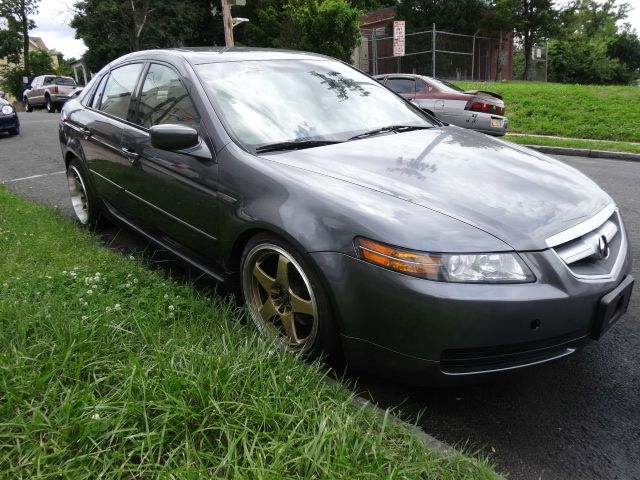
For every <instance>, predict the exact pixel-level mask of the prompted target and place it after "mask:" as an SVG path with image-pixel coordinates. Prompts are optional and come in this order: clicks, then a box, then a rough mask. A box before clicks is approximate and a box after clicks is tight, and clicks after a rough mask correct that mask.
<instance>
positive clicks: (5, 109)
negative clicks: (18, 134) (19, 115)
mask: <svg viewBox="0 0 640 480" xmlns="http://www.w3.org/2000/svg"><path fill="white" fill-rule="evenodd" d="M2 113H3V114H4V115H11V114H12V113H13V107H12V106H11V105H5V106H4V107H2Z"/></svg>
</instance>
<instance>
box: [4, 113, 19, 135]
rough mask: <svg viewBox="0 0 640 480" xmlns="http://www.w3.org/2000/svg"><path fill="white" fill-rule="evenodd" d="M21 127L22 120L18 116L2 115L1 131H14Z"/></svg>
mask: <svg viewBox="0 0 640 480" xmlns="http://www.w3.org/2000/svg"><path fill="white" fill-rule="evenodd" d="M18 127H20V120H19V119H18V115H17V114H15V113H14V114H11V115H3V114H0V131H2V132H4V131H5V130H12V129H14V128H18Z"/></svg>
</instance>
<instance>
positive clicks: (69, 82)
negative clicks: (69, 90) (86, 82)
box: [53, 77, 76, 87]
mask: <svg viewBox="0 0 640 480" xmlns="http://www.w3.org/2000/svg"><path fill="white" fill-rule="evenodd" d="M53 83H55V84H56V85H66V86H69V87H75V86H76V82H75V80H74V79H73V78H66V77H56V78H55V80H54V81H53Z"/></svg>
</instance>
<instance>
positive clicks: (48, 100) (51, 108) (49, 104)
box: [44, 95, 56, 113]
mask: <svg viewBox="0 0 640 480" xmlns="http://www.w3.org/2000/svg"><path fill="white" fill-rule="evenodd" d="M44 106H45V107H46V109H47V112H49V113H56V106H55V104H54V103H53V102H52V101H51V97H50V96H49V95H47V96H46V97H45V104H44Z"/></svg>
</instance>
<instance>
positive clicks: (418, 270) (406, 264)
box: [356, 238, 535, 283]
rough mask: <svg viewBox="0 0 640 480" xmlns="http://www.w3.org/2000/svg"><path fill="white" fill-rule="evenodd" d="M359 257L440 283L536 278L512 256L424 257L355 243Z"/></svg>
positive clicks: (360, 240)
mask: <svg viewBox="0 0 640 480" xmlns="http://www.w3.org/2000/svg"><path fill="white" fill-rule="evenodd" d="M356 250H357V252H358V256H359V257H360V258H362V259H363V260H366V261H368V262H370V263H373V264H375V265H378V266H381V267H385V268H388V269H390V270H395V271H396V272H401V273H405V274H407V275H412V276H414V277H421V278H426V279H428V280H436V281H439V282H458V283H525V282H533V281H534V280H535V277H534V275H533V273H531V270H529V268H528V267H527V266H526V265H525V264H524V262H523V261H522V259H521V258H520V257H519V256H518V255H517V254H515V253H472V254H467V253H425V252H416V251H413V250H405V249H402V248H397V247H391V246H389V245H385V244H382V243H379V242H374V241H373V240H368V239H366V238H357V239H356Z"/></svg>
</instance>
